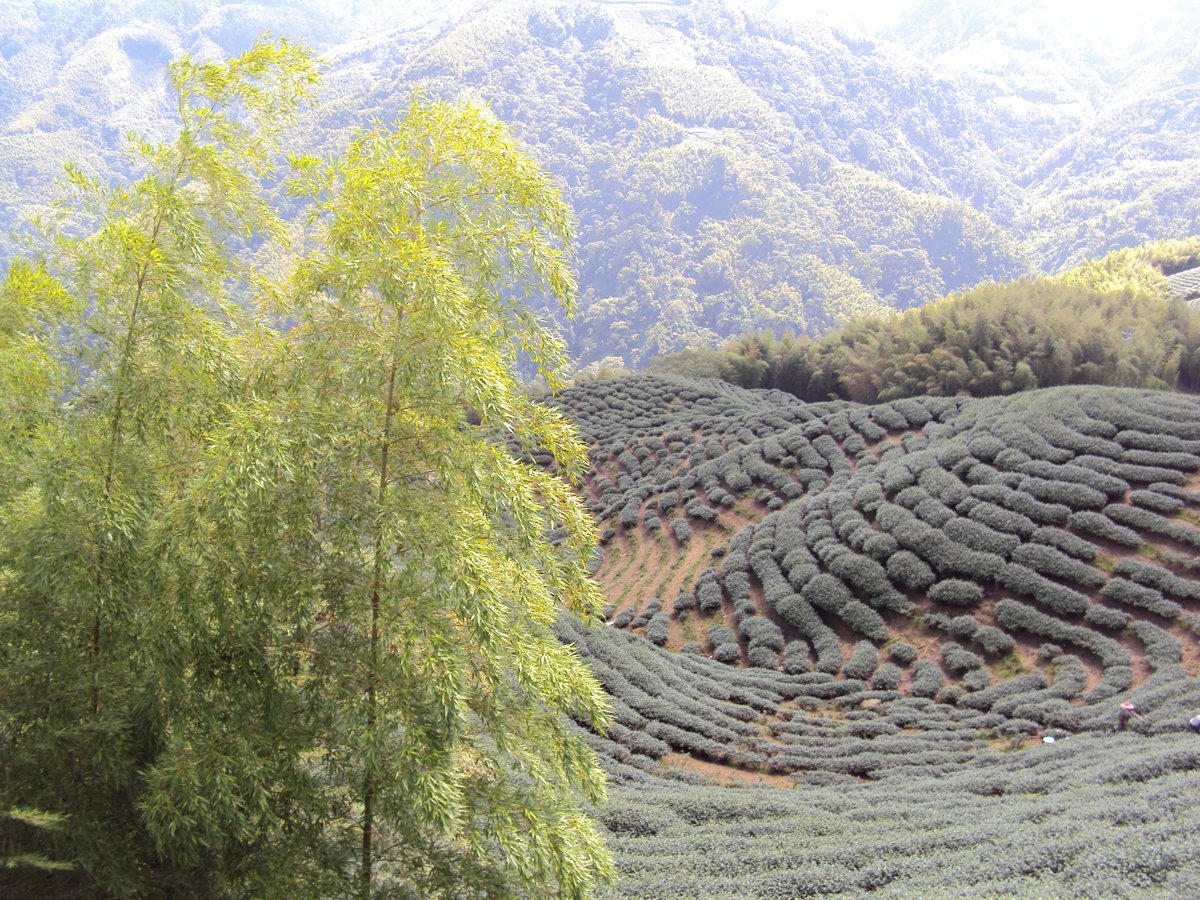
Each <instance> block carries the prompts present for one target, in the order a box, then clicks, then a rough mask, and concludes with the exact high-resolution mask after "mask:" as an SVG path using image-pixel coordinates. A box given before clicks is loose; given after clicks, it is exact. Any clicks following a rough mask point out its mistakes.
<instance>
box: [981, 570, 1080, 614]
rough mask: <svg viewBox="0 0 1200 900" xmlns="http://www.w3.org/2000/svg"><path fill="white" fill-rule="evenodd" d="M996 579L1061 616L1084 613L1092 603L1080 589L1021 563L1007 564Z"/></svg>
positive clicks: (1011, 589)
mask: <svg viewBox="0 0 1200 900" xmlns="http://www.w3.org/2000/svg"><path fill="white" fill-rule="evenodd" d="M996 580H997V582H998V583H999V584H1001V585H1003V586H1004V587H1006V588H1008V589H1009V590H1010V591H1013V592H1015V593H1018V594H1024V595H1025V596H1027V597H1033V598H1034V599H1036V600H1037V601H1038V602H1039V603H1042V604H1045V605H1046V606H1048V607H1049V608H1050V609H1051V610H1053V611H1054V612H1056V613H1058V614H1059V615H1060V616H1077V615H1082V614H1083V613H1084V612H1085V611H1086V610H1087V608H1088V606H1089V603H1090V601H1089V600H1088V598H1087V597H1086V596H1084V595H1083V594H1081V593H1079V591H1075V590H1072V589H1071V588H1069V587H1064V586H1063V585H1061V584H1059V583H1058V582H1055V581H1050V580H1049V579H1048V578H1044V577H1042V576H1041V575H1039V574H1037V573H1036V572H1035V571H1033V569H1030V568H1029V567H1028V566H1023V565H1021V564H1020V563H1009V564H1008V565H1006V566H1005V567H1004V568H1003V569H1002V570H1001V571H1000V574H999V576H998V577H997V579H996Z"/></svg>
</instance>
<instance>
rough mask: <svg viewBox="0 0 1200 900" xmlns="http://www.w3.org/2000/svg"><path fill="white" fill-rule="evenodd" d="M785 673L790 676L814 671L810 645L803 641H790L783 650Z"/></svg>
mask: <svg viewBox="0 0 1200 900" xmlns="http://www.w3.org/2000/svg"><path fill="white" fill-rule="evenodd" d="M781 664H782V666H783V671H784V672H785V673H786V674H788V675H800V674H802V673H804V672H811V671H812V661H811V660H810V659H809V654H808V644H807V643H806V642H805V641H802V640H795V641H788V642H787V644H786V645H784V648H783V660H782V663H781Z"/></svg>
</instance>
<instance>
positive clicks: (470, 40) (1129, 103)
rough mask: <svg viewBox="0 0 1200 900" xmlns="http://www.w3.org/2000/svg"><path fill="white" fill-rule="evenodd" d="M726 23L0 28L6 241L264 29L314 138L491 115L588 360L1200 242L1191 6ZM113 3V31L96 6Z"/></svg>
mask: <svg viewBox="0 0 1200 900" xmlns="http://www.w3.org/2000/svg"><path fill="white" fill-rule="evenodd" d="M780 6H783V5H779V6H775V7H774V8H770V5H768V4H746V5H745V6H744V7H734V6H731V5H728V4H726V3H723V2H718V0H704V2H698V3H693V4H682V3H671V2H660V0H645V2H638V0H615V2H595V3H580V4H569V3H556V2H553V0H496V2H486V3H479V4H470V3H461V2H460V3H455V4H432V3H429V4H415V3H414V4H402V5H400V6H397V7H395V8H390V7H385V8H381V9H376V8H374V7H368V6H367V5H363V4H358V3H355V2H349V3H343V4H341V6H340V7H338V9H339V10H340V13H337V12H331V11H330V10H329V8H328V7H323V6H322V5H320V4H317V3H312V2H292V3H270V4H267V3H260V4H235V5H226V6H219V5H217V4H215V3H197V4H188V5H183V4H177V3H171V2H145V3H141V4H139V5H136V6H134V7H132V8H130V9H129V10H128V11H124V8H121V7H118V6H117V5H116V4H110V5H104V4H100V5H99V6H94V7H92V11H91V12H87V13H81V12H80V11H78V10H77V9H75V8H74V7H72V6H70V5H68V4H61V5H59V6H53V5H45V4H40V5H35V4H33V3H32V2H22V0H15V2H10V3H9V4H8V5H7V6H6V8H5V11H4V13H2V14H0V187H2V188H3V190H0V199H2V201H3V202H0V219H2V220H3V221H4V222H5V224H7V225H8V226H10V227H12V226H14V225H19V223H20V221H21V220H22V218H23V217H25V216H27V215H29V214H31V213H36V212H38V211H39V210H40V209H42V208H44V204H45V202H46V200H47V198H48V197H49V196H50V193H51V188H50V184H51V181H52V179H53V177H54V176H55V174H56V173H57V172H58V171H59V170H60V164H61V161H62V159H64V158H74V159H78V160H80V161H82V162H84V163H85V165H86V166H87V167H88V168H90V169H92V170H93V171H96V172H98V173H99V174H101V175H104V174H106V173H110V172H115V171H119V170H120V169H121V167H122V166H123V165H124V163H123V159H122V156H121V153H120V146H119V145H120V135H121V133H122V132H123V131H125V130H127V129H129V128H135V127H136V128H138V129H140V130H143V131H149V132H150V133H152V134H153V133H155V129H156V127H159V128H161V127H165V126H161V125H159V124H158V123H160V122H162V121H165V118H164V111H165V109H166V104H167V103H168V93H167V90H166V85H165V67H164V64H165V62H166V60H167V59H169V58H171V57H173V56H176V55H178V54H179V53H180V52H184V51H187V52H192V53H195V54H198V55H200V56H213V55H218V54H222V53H229V52H233V51H236V50H238V49H240V48H241V47H243V46H245V45H247V44H249V43H250V42H251V41H252V40H253V39H254V38H255V37H256V36H257V35H258V34H259V33H261V32H262V31H263V30H265V29H270V30H271V31H273V32H275V33H282V34H288V35H292V36H295V37H297V38H300V39H303V40H306V41H308V42H310V43H311V44H313V45H314V46H316V47H317V48H318V49H320V50H322V51H323V52H325V53H326V57H327V60H328V73H327V83H328V85H329V88H328V90H327V97H326V104H325V106H324V108H323V110H322V111H321V113H320V114H319V116H318V118H317V119H316V120H315V121H314V122H312V123H311V124H310V125H309V127H310V128H311V129H312V134H311V135H310V136H315V137H316V138H317V139H318V140H319V141H324V142H325V143H326V144H328V145H331V146H332V145H334V144H336V143H337V142H338V141H339V140H340V139H341V137H342V136H343V135H344V133H345V131H346V130H347V129H348V128H349V127H351V126H353V125H354V124H355V123H356V122H358V121H361V120H362V118H364V116H365V115H367V114H376V115H379V116H381V117H383V118H385V119H386V118H389V117H391V116H393V115H395V114H396V113H397V111H398V110H400V109H402V108H403V106H404V104H405V102H406V101H407V98H408V96H409V94H410V92H411V90H412V89H413V86H414V85H421V86H423V87H424V88H425V89H426V90H428V91H430V92H432V93H434V94H437V95H443V96H464V95H465V96H467V97H471V98H475V99H478V100H482V101H486V102H490V103H491V105H492V108H493V109H494V111H495V112H496V115H497V116H498V117H499V118H501V119H503V120H505V121H507V122H510V123H512V124H513V126H514V128H515V130H516V131H517V133H518V134H519V135H520V136H521V138H522V139H523V140H524V141H525V142H526V143H527V144H528V146H529V148H530V150H531V152H532V153H533V155H534V156H535V157H536V158H537V159H538V160H539V161H540V162H541V163H542V164H543V165H545V166H546V167H547V168H549V169H550V170H551V171H552V172H553V173H554V174H555V175H556V176H557V177H558V178H559V179H560V180H561V182H562V183H563V185H564V189H565V191H566V194H567V197H568V199H569V201H570V202H571V203H572V205H573V206H574V208H575V209H576V211H577V214H578V219H579V225H578V238H579V251H578V267H579V273H580V285H581V308H580V315H579V317H578V318H577V320H576V321H574V322H571V323H564V328H565V330H566V334H567V337H568V343H569V345H570V349H571V351H572V352H573V353H574V354H575V355H576V356H577V357H578V358H579V360H580V362H581V363H587V362H591V361H595V360H597V359H600V358H602V357H610V356H619V357H621V358H622V359H623V360H624V362H625V363H626V364H627V365H641V364H643V363H644V362H646V361H647V360H648V359H650V358H652V357H654V356H656V355H659V354H662V353H667V352H672V351H677V350H681V349H684V348H685V347H689V346H700V345H713V344H715V343H717V342H718V341H719V340H720V339H722V338H726V337H729V336H731V335H735V334H740V333H744V332H747V331H751V330H755V329H773V330H776V331H782V330H785V329H792V330H795V331H797V332H801V333H809V334H818V333H821V332H823V331H825V330H827V329H828V328H830V327H831V326H833V325H836V324H839V323H842V322H844V321H846V320H847V319H848V318H849V317H852V316H854V315H860V314H864V313H866V314H870V313H873V312H879V311H884V310H887V309H890V308H905V307H908V306H913V305H919V304H922V303H925V302H927V301H929V300H931V299H934V298H936V297H939V296H942V295H944V294H946V293H950V292H952V291H955V290H959V289H963V288H966V287H969V286H971V285H973V284H976V283H978V282H980V281H986V280H1008V279H1011V278H1014V277H1018V276H1021V275H1025V274H1032V273H1034V272H1036V271H1039V270H1055V269H1057V268H1059V267H1061V266H1063V265H1064V264H1067V263H1076V262H1079V261H1082V260H1084V259H1087V258H1092V257H1096V256H1099V255H1101V254H1102V253H1103V252H1105V251H1107V250H1110V249H1113V248H1117V247H1123V246H1131V245H1133V244H1136V243H1141V242H1142V241H1145V240H1149V239H1154V238H1160V237H1176V236H1182V235H1186V234H1190V233H1195V232H1197V231H1200V224H1198V223H1200V199H1198V198H1200V184H1198V183H1197V182H1198V181H1200V167H1198V166H1197V165H1196V164H1195V163H1196V161H1197V157H1198V156H1200V144H1198V142H1197V140H1196V138H1195V137H1194V135H1195V134H1197V133H1198V130H1197V128H1196V127H1195V126H1196V125H1197V124H1198V117H1200V111H1198V110H1200V103H1198V102H1197V101H1198V100H1200V87H1197V79H1196V78H1195V77H1194V75H1195V73H1196V72H1197V71H1200V51H1198V50H1197V49H1196V48H1195V46H1194V45H1193V44H1192V43H1191V42H1188V41H1180V40H1178V39H1175V38H1172V37H1171V36H1172V35H1179V34H1188V33H1194V32H1195V29H1196V26H1197V25H1198V24H1200V10H1197V9H1195V8H1194V7H1191V6H1189V5H1187V4H1180V5H1178V6H1176V7H1174V8H1173V9H1171V10H1168V11H1166V12H1164V13H1163V16H1162V18H1160V19H1158V20H1155V21H1152V22H1151V21H1147V22H1145V23H1142V25H1141V26H1140V27H1143V28H1144V29H1145V31H1146V35H1147V36H1146V38H1145V40H1143V42H1142V43H1141V44H1138V43H1136V42H1134V43H1131V44H1129V45H1128V46H1125V47H1121V48H1115V49H1114V48H1113V47H1112V46H1109V45H1105V44H1102V43H1100V42H1098V40H1093V39H1089V38H1087V36H1086V35H1084V34H1076V33H1075V32H1074V30H1073V29H1071V28H1070V27H1069V25H1070V23H1066V24H1064V22H1063V20H1062V19H1061V17H1058V18H1056V17H1054V16H1052V15H1051V14H1050V11H1051V10H1052V8H1053V5H1052V4H1047V3H1041V4H1038V3H1033V4H1027V6H1028V7H1029V9H1028V10H1026V13H1025V14H1024V15H1023V16H1022V17H1020V18H1018V17H1017V16H1016V15H1015V14H1013V13H1011V12H1009V11H1005V10H997V9H993V8H992V7H991V6H990V5H987V4H985V3H982V2H976V0H962V2H949V3H937V4H934V3H924V4H916V5H914V6H913V7H912V8H911V9H910V10H909V12H908V13H907V14H906V15H903V16H900V17H899V18H898V20H897V21H896V22H895V23H894V24H892V25H889V26H887V27H884V26H882V25H881V26H880V27H879V28H877V29H876V30H875V32H874V33H873V34H867V33H865V32H862V31H858V32H856V31H853V30H850V29H848V28H846V27H842V26H839V25H834V24H831V23H830V21H828V20H826V19H821V18H806V19H798V18H796V17H794V16H791V17H789V15H790V14H788V13H787V11H786V9H781V8H779V7H780ZM118 10H121V11H118Z"/></svg>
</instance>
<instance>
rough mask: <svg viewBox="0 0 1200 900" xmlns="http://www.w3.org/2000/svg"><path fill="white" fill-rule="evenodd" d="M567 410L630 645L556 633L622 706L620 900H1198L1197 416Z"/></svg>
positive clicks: (584, 401)
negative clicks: (894, 898)
mask: <svg viewBox="0 0 1200 900" xmlns="http://www.w3.org/2000/svg"><path fill="white" fill-rule="evenodd" d="M559 403H560V405H561V407H562V408H563V409H564V410H565V411H567V412H568V413H569V414H570V415H571V416H572V417H573V418H574V419H575V420H576V421H577V422H578V424H579V426H580V429H581V431H582V432H583V434H584V436H585V438H586V439H587V440H588V441H589V442H590V444H591V448H592V462H593V472H592V477H591V478H590V479H589V483H588V485H587V489H588V491H589V495H590V503H591V506H592V509H593V510H594V512H595V514H596V516H597V518H598V519H599V520H600V522H601V527H602V529H603V536H602V545H603V558H602V560H601V561H600V563H599V566H598V570H597V575H598V578H599V579H600V581H601V583H602V584H603V586H604V587H605V589H606V591H607V592H608V596H609V597H610V599H611V607H610V610H609V619H608V621H609V625H610V627H609V628H602V629H593V630H591V631H585V630H581V629H575V628H573V627H572V626H569V625H564V626H563V627H564V629H565V631H564V638H565V639H567V640H570V641H573V642H574V643H575V644H576V646H577V647H578V648H579V649H580V652H581V653H583V654H584V655H585V656H586V657H587V658H588V659H589V661H590V662H591V664H592V666H593V668H594V669H595V671H596V672H597V674H598V675H599V677H600V678H601V680H602V681H603V683H604V684H605V686H606V687H607V688H608V690H609V692H610V693H611V695H612V697H613V702H614V709H615V713H616V724H615V725H614V726H613V728H612V730H611V731H610V732H609V735H608V738H607V739H601V738H598V737H596V738H593V740H594V741H595V743H596V746H597V747H598V748H599V749H600V750H601V752H602V755H603V756H604V757H605V758H606V759H607V761H608V765H609V768H610V772H611V774H612V776H613V780H614V791H613V794H614V799H613V802H612V803H611V804H610V807H609V809H608V811H607V812H606V813H605V814H604V815H605V817H606V818H605V820H606V822H608V824H609V826H610V829H611V830H612V831H613V841H614V845H615V846H616V848H617V850H618V853H619V856H620V859H621V863H622V867H623V871H624V873H625V877H624V879H623V881H622V882H621V883H620V885H619V887H618V888H617V892H618V893H620V894H625V895H629V896H639V897H651V896H664V897H666V896H672V897H675V896H678V897H685V896H730V897H733V896H742V897H754V896H780V897H791V896H800V895H803V894H838V893H842V892H844V893H846V894H847V895H853V894H855V893H856V892H861V891H862V890H864V889H868V888H869V889H876V888H885V887H887V888H888V889H894V890H895V891H897V893H898V894H899V895H911V893H912V891H914V890H918V889H919V890H920V891H921V893H922V895H924V896H930V895H937V894H938V892H939V891H945V892H947V893H950V892H953V891H954V889H955V888H954V886H955V885H960V886H961V881H960V880H959V879H961V877H962V873H963V872H967V873H969V874H970V875H971V877H972V878H973V879H974V881H975V882H977V883H978V884H979V885H980V891H981V892H982V893H985V894H989V895H994V894H995V893H1003V892H1005V891H1015V892H1018V893H1028V892H1029V891H1033V892H1034V893H1038V892H1048V893H1050V894H1052V895H1059V894H1060V893H1076V892H1077V893H1080V894H1086V893H1089V892H1091V893H1092V894H1095V892H1096V891H1100V892H1101V893H1104V894H1105V895H1108V896H1115V895H1120V891H1121V890H1125V889H1129V890H1132V891H1134V895H1136V890H1138V889H1142V888H1156V889H1157V888H1163V887H1164V886H1168V885H1170V886H1172V890H1173V892H1174V893H1176V894H1179V892H1180V891H1182V892H1183V893H1188V894H1193V895H1194V894H1196V893H1197V892H1198V891H1200V880H1198V879H1200V874H1198V873H1200V851H1197V849H1196V848H1195V846H1194V843H1195V842H1194V840H1192V838H1191V834H1194V828H1195V827H1196V825H1197V824H1200V822H1198V821H1196V819H1197V818H1200V816H1197V815H1196V814H1194V813H1191V812H1190V811H1188V810H1190V807H1191V806H1194V804H1191V798H1190V797H1189V796H1188V787H1187V785H1188V783H1189V779H1191V780H1192V781H1194V777H1195V775H1194V770H1195V768H1196V767H1197V765H1198V764H1200V739H1197V738H1196V737H1195V736H1194V735H1192V734H1191V733H1190V732H1188V731H1187V730H1186V727H1185V723H1186V722H1187V720H1188V719H1189V718H1190V717H1191V716H1192V715H1194V714H1195V713H1196V712H1198V711H1200V689H1198V687H1197V680H1196V678H1195V675H1196V674H1197V668H1198V666H1200V637H1198V634H1200V576H1198V575H1197V570H1200V557H1198V555H1197V552H1196V551H1197V548H1200V475H1198V474H1197V473H1198V472H1200V400H1197V399H1196V398H1194V397H1191V396H1186V395H1183V394H1173V393H1168V392H1151V391H1133V390H1123V389H1112V388H1092V387H1089V388H1056V389H1050V390H1044V391H1035V392H1030V393H1026V394H1020V395H1016V396H1012V397H1005V398H991V399H984V400H960V399H948V398H922V399H918V400H903V401H897V402H894V403H890V404H884V405H879V406H862V405H857V404H853V403H847V402H841V401H839V402H831V403H824V404H804V403H801V402H799V401H797V400H795V399H794V398H792V397H790V396H788V395H784V394H781V393H777V392H747V391H743V390H740V389H738V388H735V387H732V386H730V385H727V384H724V383H719V382H710V381H707V380H691V379H683V378H670V377H651V376H642V377H635V378H629V379H623V380H614V381H606V382H605V381H602V382H596V383H592V384H588V385H584V386H581V387H578V388H575V389H572V390H570V391H567V392H566V393H565V394H563V395H562V396H561V397H560V398H559ZM671 651H676V652H671ZM1127 699H1132V700H1134V701H1136V702H1137V704H1138V705H1139V707H1140V709H1141V711H1142V715H1141V716H1140V717H1136V718H1134V719H1133V721H1132V723H1131V730H1130V731H1129V732H1127V733H1118V732H1117V731H1116V723H1117V713H1118V709H1119V704H1120V703H1121V702H1122V701H1124V700H1127ZM1045 738H1052V739H1053V743H1049V742H1045V741H1044V740H1043V739H1045ZM755 783H759V784H757V785H756V784H755ZM687 785H690V787H688V786H687ZM779 787H789V788H791V787H795V788H797V789H798V790H797V791H793V792H791V793H781V792H780V791H779V790H778V788H779ZM985 807H986V812H985V814H984V816H983V818H982V819H981V818H980V817H979V816H977V815H976V812H977V811H979V810H980V809H982V808H985ZM867 822H869V823H870V828H869V833H868V834H864V833H863V828H864V824H863V823H867ZM784 844H786V845H787V847H786V850H781V847H782V846H783V845H784ZM717 845H720V846H721V853H720V860H719V861H716V862H714V861H711V860H709V861H707V862H706V858H705V855H704V852H703V848H704V847H705V846H707V847H710V848H712V847H715V846H717ZM981 847H983V848H986V853H983V854H981V851H980V848H981ZM801 848H802V849H801ZM1113 885H1118V887H1119V889H1117V890H1115V892H1114V888H1113ZM1121 885H1123V886H1124V887H1120V886H1121ZM1051 888H1053V889H1051ZM1185 888H1186V890H1185ZM885 893H886V891H885ZM956 895H957V894H956Z"/></svg>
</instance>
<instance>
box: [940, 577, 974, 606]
mask: <svg viewBox="0 0 1200 900" xmlns="http://www.w3.org/2000/svg"><path fill="white" fill-rule="evenodd" d="M982 596H983V588H981V587H980V586H979V585H978V584H976V583H975V582H973V581H964V580H962V579H961V578H947V579H945V580H944V581H939V582H938V583H937V584H935V585H934V586H933V587H931V588H930V589H929V599H930V600H936V601H937V602H938V603H946V604H949V605H950V606H966V607H971V606H974V605H975V604H977V603H978V602H979V600H980V598H981V597H982Z"/></svg>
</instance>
